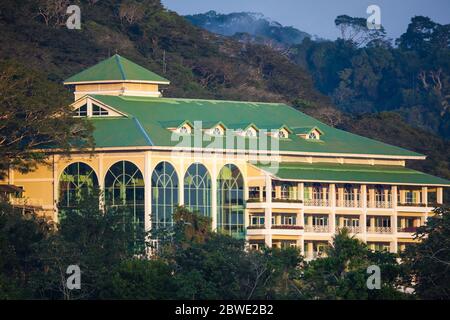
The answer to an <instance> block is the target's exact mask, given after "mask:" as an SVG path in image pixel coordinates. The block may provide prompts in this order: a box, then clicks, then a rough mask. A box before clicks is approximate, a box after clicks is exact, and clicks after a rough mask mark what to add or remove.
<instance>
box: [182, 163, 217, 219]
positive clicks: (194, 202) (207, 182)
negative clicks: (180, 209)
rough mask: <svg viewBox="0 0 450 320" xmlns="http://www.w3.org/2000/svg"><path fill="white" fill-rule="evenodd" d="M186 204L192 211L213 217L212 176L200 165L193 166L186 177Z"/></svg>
mask: <svg viewBox="0 0 450 320" xmlns="http://www.w3.org/2000/svg"><path fill="white" fill-rule="evenodd" d="M184 203H185V205H186V207H188V208H189V209H191V210H194V211H200V213H201V214H202V215H204V216H206V217H210V216H211V176H210V175H209V173H208V170H207V169H206V168H205V166H204V165H202V164H200V163H194V164H192V165H191V166H190V167H189V168H188V169H187V171H186V174H185V175H184Z"/></svg>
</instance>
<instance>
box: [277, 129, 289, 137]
mask: <svg viewBox="0 0 450 320" xmlns="http://www.w3.org/2000/svg"><path fill="white" fill-rule="evenodd" d="M287 137H288V133H287V132H286V130H283V129H281V130H279V131H278V138H280V139H287Z"/></svg>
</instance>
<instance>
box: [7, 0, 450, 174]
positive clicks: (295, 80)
mask: <svg viewBox="0 0 450 320" xmlns="http://www.w3.org/2000/svg"><path fill="white" fill-rule="evenodd" d="M69 4H78V5H79V6H80V7H81V15H82V24H81V30H69V29H67V28H66V26H65V21H66V19H67V15H66V13H65V12H66V8H67V6H68V5H69ZM0 28H1V32H0V47H1V50H0V59H1V60H3V61H11V64H10V65H21V66H22V67H25V68H27V69H28V70H33V72H36V73H39V74H41V75H42V76H43V77H44V78H45V79H47V80H48V81H47V82H49V83H56V84H58V85H59V86H60V90H61V92H62V93H64V94H65V95H66V96H67V99H66V100H67V103H69V102H70V101H71V100H70V99H71V96H70V94H69V91H68V90H67V89H64V88H63V87H62V85H61V82H62V81H63V79H65V78H67V77H68V76H70V75H72V74H74V73H77V72H79V71H81V70H83V69H85V68H87V67H88V66H91V65H93V64H95V63H97V62H98V61H100V60H102V59H105V58H106V57H108V56H110V55H112V54H114V53H116V52H117V53H119V54H121V55H123V56H125V57H127V58H129V59H131V60H133V61H135V62H137V63H139V64H141V65H143V66H145V67H147V68H149V69H150V70H153V71H155V72H157V73H159V74H161V75H163V76H164V77H166V78H168V79H170V80H171V82H172V83H171V85H170V86H168V87H167V88H165V91H164V95H165V96H169V97H170V96H172V97H173V96H177V97H196V98H214V99H231V100H258V101H280V102H286V103H288V104H291V105H292V106H294V107H295V108H298V109H301V110H302V111H304V112H306V113H309V114H311V115H313V116H315V117H317V118H319V119H321V120H322V121H325V122H327V123H329V124H331V125H334V126H337V127H340V128H344V129H347V130H350V131H353V132H356V133H359V134H362V135H366V136H369V137H374V138H376V139H378V140H382V141H386V142H388V143H391V144H394V145H398V146H403V147H406V148H409V149H411V150H415V151H419V152H422V153H425V154H428V155H430V157H429V159H428V160H427V161H423V162H417V163H413V164H412V166H414V167H416V168H423V169H424V170H426V171H428V172H430V173H433V174H436V175H439V176H442V177H447V178H450V170H449V167H450V163H449V162H450V151H449V150H450V145H449V142H448V141H446V140H444V139H442V138H441V136H442V135H438V134H433V133H430V131H429V130H428V131H426V130H424V129H418V128H413V127H411V126H410V125H408V124H406V122H405V121H404V120H403V118H402V117H401V116H399V115H398V114H399V113H392V112H387V113H386V112H384V113H381V114H380V113H377V112H376V113H372V114H370V115H364V112H359V111H357V112H353V111H354V107H352V108H342V107H341V105H340V102H339V101H337V100H336V98H335V96H334V95H333V94H330V92H329V91H330V90H331V88H332V86H331V87H327V86H325V87H324V86H323V85H322V84H321V82H320V81H319V79H321V77H322V73H323V72H326V73H327V74H330V75H333V76H334V77H335V78H336V77H337V79H338V80H339V81H338V86H339V85H340V82H341V81H342V80H340V79H341V77H342V76H343V75H342V72H341V71H342V70H341V69H342V68H344V69H345V67H346V66H347V65H348V64H351V63H355V64H356V65H357V62H356V61H354V60H355V59H356V58H355V59H353V58H351V59H350V58H348V57H347V56H341V55H339V54H340V53H339V52H340V50H344V51H345V48H346V47H345V46H344V48H343V49H340V47H339V50H337V51H333V50H331V51H324V50H323V49H322V51H320V50H316V49H314V50H313V47H314V46H317V45H318V44H317V43H309V44H308V43H305V42H303V44H301V45H298V46H297V47H296V48H295V49H296V50H295V51H292V55H291V56H286V55H284V54H281V53H280V52H279V51H277V50H274V49H272V48H270V47H268V46H264V45H259V44H252V43H243V42H240V41H237V40H235V39H232V38H229V37H226V36H221V35H216V34H213V33H210V32H208V31H206V30H203V29H200V28H198V27H196V26H194V25H192V24H191V23H190V22H189V21H187V20H186V19H185V18H183V17H181V16H179V15H177V14H176V13H174V12H171V11H168V10H167V9H165V8H164V7H163V6H162V5H161V3H160V1H159V0H141V1H138V0H129V1H118V0H101V1H95V0H84V1H71V2H70V3H69V1H67V0H23V1H20V2H18V1H15V0H4V1H1V2H0ZM324 45H327V46H331V45H332V44H329V43H325V44H324ZM352 50H356V51H355V52H360V51H359V50H361V49H360V48H353V49H352ZM313 53H314V54H313ZM361 54H362V53H361ZM375 57H376V56H374V59H375ZM319 58H322V60H323V61H325V62H326V63H322V62H321V63H320V64H318V65H317V66H318V67H317V68H316V69H312V68H311V65H310V63H308V61H309V60H313V61H316V62H317V61H319V62H320V61H322V60H320V59H319ZM346 59H350V61H348V60H346ZM380 59H381V61H380V64H382V63H383V61H384V60H383V59H382V58H381V56H380ZM443 59H444V60H445V57H444V58H443ZM305 61H306V62H305ZM332 61H338V62H339V64H338V65H334V64H333V63H332ZM388 61H390V60H388ZM12 62H14V63H12ZM336 63H337V62H336ZM2 65H5V64H2ZM315 70H316V71H315ZM317 70H321V72H317ZM433 70H434V69H433ZM0 72H3V70H0ZM427 72H428V71H427ZM357 74H359V73H357ZM352 75H353V73H352ZM427 77H428V76H427ZM440 79H444V77H443V76H441V78H440ZM445 79H446V78H445ZM428 81H430V80H429V79H428ZM446 81H447V80H446ZM43 82H44V81H43ZM326 83H328V82H326ZM430 83H431V82H430ZM333 84H334V85H335V82H333ZM42 85H43V86H44V85H46V84H45V83H42ZM443 85H446V83H444V82H443ZM316 86H317V88H316ZM370 88H371V87H369V89H370ZM343 89H345V90H343V93H345V92H347V88H343ZM332 91H333V92H339V90H332ZM370 92H371V91H370ZM36 99H39V97H36ZM358 99H360V98H359V97H358V95H351V99H350V100H348V101H350V102H351V105H352V106H357V105H358ZM343 101H347V100H345V99H344V100H343ZM361 101H363V99H362V98H361ZM379 101H381V100H379ZM336 102H337V104H338V105H339V106H340V109H338V108H336V107H335V104H334V103H336ZM361 103H362V102H361ZM379 103H381V102H379ZM395 109H398V108H385V109H382V110H383V111H391V110H395ZM343 110H344V111H343ZM372 111H374V110H372ZM375 111H378V110H375ZM380 111H381V110H380Z"/></svg>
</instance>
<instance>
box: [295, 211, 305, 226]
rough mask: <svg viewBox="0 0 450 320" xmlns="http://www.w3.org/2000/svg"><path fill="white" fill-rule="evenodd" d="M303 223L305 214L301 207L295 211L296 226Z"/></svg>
mask: <svg viewBox="0 0 450 320" xmlns="http://www.w3.org/2000/svg"><path fill="white" fill-rule="evenodd" d="M304 224H305V214H304V213H303V209H299V210H298V212H297V226H304Z"/></svg>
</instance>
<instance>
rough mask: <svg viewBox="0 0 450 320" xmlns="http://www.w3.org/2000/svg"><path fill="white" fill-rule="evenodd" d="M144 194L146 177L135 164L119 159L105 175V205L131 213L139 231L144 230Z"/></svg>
mask: <svg viewBox="0 0 450 320" xmlns="http://www.w3.org/2000/svg"><path fill="white" fill-rule="evenodd" d="M144 195H145V191H144V177H143V176H142V172H141V170H139V168H138V167H137V166H136V165H135V164H133V163H131V162H129V161H119V162H117V163H115V164H113V165H112V166H111V168H109V170H108V172H107V173H106V177H105V205H106V206H110V207H117V208H120V209H123V210H125V211H126V212H127V213H129V214H130V215H131V218H132V221H133V224H134V226H135V230H136V231H138V232H143V231H144V219H145V196H144Z"/></svg>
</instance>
